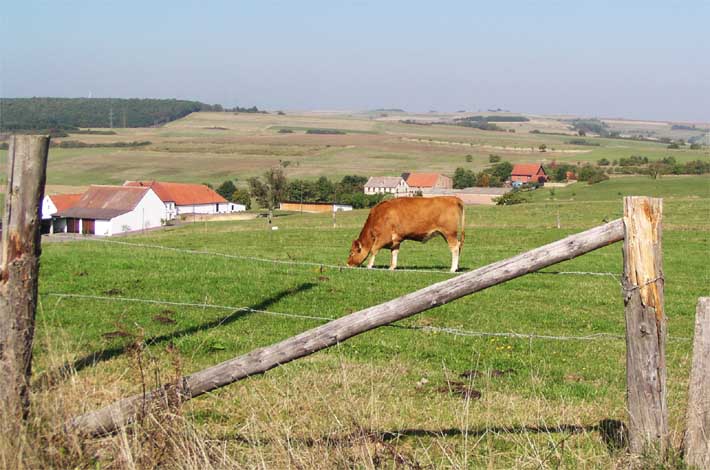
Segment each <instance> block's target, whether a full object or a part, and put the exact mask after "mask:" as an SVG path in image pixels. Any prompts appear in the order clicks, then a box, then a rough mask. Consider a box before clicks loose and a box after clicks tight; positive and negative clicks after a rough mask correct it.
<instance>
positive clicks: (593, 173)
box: [577, 165, 609, 184]
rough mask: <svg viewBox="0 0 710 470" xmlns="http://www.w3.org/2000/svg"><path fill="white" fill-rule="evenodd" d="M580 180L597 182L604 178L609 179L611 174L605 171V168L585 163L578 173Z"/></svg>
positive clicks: (591, 182)
mask: <svg viewBox="0 0 710 470" xmlns="http://www.w3.org/2000/svg"><path fill="white" fill-rule="evenodd" d="M577 179H578V180H579V181H586V182H587V183H589V184H596V183H599V182H601V181H604V180H608V179H609V176H607V174H606V173H604V170H602V169H600V168H596V167H593V166H592V165H584V166H583V167H582V169H581V170H579V173H578V174H577Z"/></svg>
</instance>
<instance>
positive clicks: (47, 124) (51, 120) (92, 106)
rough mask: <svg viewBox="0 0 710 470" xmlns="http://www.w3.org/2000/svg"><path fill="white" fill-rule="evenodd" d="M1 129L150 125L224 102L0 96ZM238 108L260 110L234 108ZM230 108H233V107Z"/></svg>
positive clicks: (36, 129)
mask: <svg viewBox="0 0 710 470" xmlns="http://www.w3.org/2000/svg"><path fill="white" fill-rule="evenodd" d="M0 108H2V119H1V120H0V131H46V132H49V131H52V130H54V131H67V130H69V131H71V130H77V129H78V128H80V127H84V128H92V127H100V128H109V127H150V126H157V125H161V124H165V123H167V122H170V121H174V120H176V119H180V118H182V117H185V116H187V115H188V114H190V113H193V112H196V111H224V109H223V108H222V106H221V105H218V104H216V105H210V104H205V103H201V102H199V101H188V100H176V99H138V98H131V99H122V98H37V97H35V98H0ZM232 110H237V111H239V112H260V111H259V110H258V109H257V108H256V107H255V106H254V107H252V108H239V107H238V106H237V107H236V108H233V109H232ZM230 111H231V110H230Z"/></svg>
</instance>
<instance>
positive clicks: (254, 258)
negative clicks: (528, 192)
mask: <svg viewBox="0 0 710 470" xmlns="http://www.w3.org/2000/svg"><path fill="white" fill-rule="evenodd" d="M87 240H91V241H95V242H101V243H109V244H116V245H123V246H131V247H136V248H147V249H155V250H164V251H172V252H176V253H183V254H190V255H202V256H216V257H222V258H228V259H238V260H245V261H255V262H260V263H272V264H283V265H290V266H310V267H317V268H328V269H336V270H338V271H343V270H346V269H347V270H359V271H379V272H388V273H392V272H394V273H401V272H405V273H431V274H445V275H450V276H454V275H460V274H462V273H461V272H457V273H452V272H450V271H445V270H439V269H412V268H397V269H396V270H394V271H392V270H390V269H387V268H374V267H373V268H366V267H361V266H357V267H350V266H345V265H336V264H328V263H318V262H315V261H296V260H283V259H275V258H263V257H258V256H248V255H236V254H231V253H221V252H218V251H208V250H197V249H190V248H177V247H170V246H164V245H156V244H151V243H131V242H123V241H119V240H107V239H104V238H87ZM531 274H557V275H573V276H585V275H588V276H609V277H611V278H612V279H614V280H615V281H617V282H618V283H619V284H620V285H621V280H620V277H619V276H618V275H617V274H614V273H612V272H593V271H589V272H587V271H537V272H534V273H531Z"/></svg>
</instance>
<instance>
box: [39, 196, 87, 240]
mask: <svg viewBox="0 0 710 470" xmlns="http://www.w3.org/2000/svg"><path fill="white" fill-rule="evenodd" d="M81 196H82V195H81V193H78V194H53V195H51V196H49V195H46V194H45V196H44V199H42V233H54V231H55V230H58V231H60V232H63V231H64V229H63V227H61V226H56V225H55V224H56V223H57V222H59V219H56V220H55V219H53V218H52V216H53V215H54V214H56V213H57V212H59V211H64V210H67V209H69V208H70V207H72V206H74V204H76V203H77V202H79V199H81Z"/></svg>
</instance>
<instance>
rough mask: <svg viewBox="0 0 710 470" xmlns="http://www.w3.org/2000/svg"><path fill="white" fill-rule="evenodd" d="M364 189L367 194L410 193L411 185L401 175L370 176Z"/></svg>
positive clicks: (405, 194)
mask: <svg viewBox="0 0 710 470" xmlns="http://www.w3.org/2000/svg"><path fill="white" fill-rule="evenodd" d="M363 190H364V191H365V194H394V195H395V197H400V196H408V195H409V185H408V184H407V182H406V181H404V178H402V177H401V176H370V178H369V179H368V180H367V183H365V186H364V188H363Z"/></svg>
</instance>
